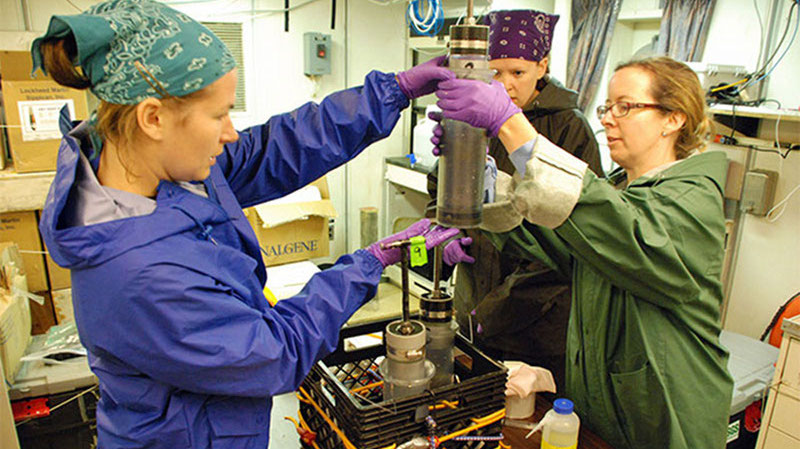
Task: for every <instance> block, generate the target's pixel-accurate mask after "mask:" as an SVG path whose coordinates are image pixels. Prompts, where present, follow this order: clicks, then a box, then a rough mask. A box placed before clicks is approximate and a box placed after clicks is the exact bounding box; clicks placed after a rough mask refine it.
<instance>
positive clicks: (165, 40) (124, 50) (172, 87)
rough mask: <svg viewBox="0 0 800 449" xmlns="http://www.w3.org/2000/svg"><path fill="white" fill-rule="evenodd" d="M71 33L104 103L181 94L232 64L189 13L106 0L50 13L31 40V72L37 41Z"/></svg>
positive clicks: (143, 0)
mask: <svg viewBox="0 0 800 449" xmlns="http://www.w3.org/2000/svg"><path fill="white" fill-rule="evenodd" d="M70 34H71V35H73V36H74V37H75V42H76V43H77V46H78V60H77V61H76V65H80V66H81V68H82V69H83V73H84V74H86V76H87V77H88V78H89V80H90V82H91V90H92V92H94V94H95V95H97V97H98V98H100V99H102V100H105V101H107V102H109V103H116V104H136V103H139V102H140V101H142V100H144V99H145V98H147V97H159V98H161V97H164V96H167V95H170V96H175V97H182V96H184V95H187V94H190V93H192V92H195V91H198V90H200V89H202V88H204V87H206V86H208V85H209V84H211V83H213V82H214V81H216V80H217V79H219V78H220V77H222V76H223V75H225V74H226V73H228V72H230V71H231V70H233V68H234V67H235V66H236V62H235V61H234V59H233V56H231V53H230V51H229V50H228V48H227V47H226V46H225V44H224V43H222V41H220V40H219V38H218V37H217V36H216V35H214V33H212V32H211V31H210V30H209V29H208V28H206V27H204V26H203V25H201V24H200V23H198V22H197V21H195V20H194V19H192V18H190V17H189V16H187V15H185V14H183V13H180V12H178V11H175V10H174V9H172V8H169V7H168V6H165V5H163V4H161V3H157V2H155V1H152V0H111V1H107V2H103V3H100V4H97V5H95V6H93V7H91V8H90V9H89V10H87V11H86V12H84V13H82V14H77V15H70V16H53V17H52V18H51V19H50V25H49V26H48V29H47V33H46V34H45V35H44V36H42V37H40V38H37V39H36V40H35V41H33V45H32V47H31V54H32V56H33V71H34V72H35V71H36V69H39V68H41V69H42V71H43V72H44V67H43V65H42V54H41V49H40V46H41V43H42V41H43V40H44V39H47V38H63V37H66V36H68V35H70Z"/></svg>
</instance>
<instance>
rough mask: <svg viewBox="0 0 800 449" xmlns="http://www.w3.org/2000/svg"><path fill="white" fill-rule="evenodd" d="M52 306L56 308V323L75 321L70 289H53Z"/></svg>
mask: <svg viewBox="0 0 800 449" xmlns="http://www.w3.org/2000/svg"><path fill="white" fill-rule="evenodd" d="M52 293H53V307H55V310H56V322H57V323H58V324H64V323H68V322H70V321H75V312H74V311H73V309H72V289H71V288H67V289H64V290H53V292H52Z"/></svg>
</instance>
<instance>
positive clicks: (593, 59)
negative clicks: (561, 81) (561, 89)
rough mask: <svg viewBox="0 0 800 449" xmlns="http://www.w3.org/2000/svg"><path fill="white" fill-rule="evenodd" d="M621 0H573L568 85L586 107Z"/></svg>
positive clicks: (602, 63)
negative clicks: (576, 92)
mask: <svg viewBox="0 0 800 449" xmlns="http://www.w3.org/2000/svg"><path fill="white" fill-rule="evenodd" d="M621 2H622V0H572V36H571V37H570V40H569V63H568V66H567V86H568V87H569V88H570V89H573V90H576V91H578V107H580V108H581V110H582V111H586V108H587V107H589V104H590V103H591V102H592V99H593V98H594V96H595V93H596V92H597V85H598V84H599V82H600V78H601V77H602V76H603V68H604V67H605V64H606V59H607V58H608V46H609V44H610V43H611V36H612V35H613V34H614V25H615V24H616V23H617V16H619V7H620V3H621Z"/></svg>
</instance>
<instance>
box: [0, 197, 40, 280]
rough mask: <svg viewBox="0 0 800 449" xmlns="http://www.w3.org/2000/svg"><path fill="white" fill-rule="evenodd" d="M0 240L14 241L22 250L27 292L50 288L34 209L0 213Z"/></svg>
mask: <svg viewBox="0 0 800 449" xmlns="http://www.w3.org/2000/svg"><path fill="white" fill-rule="evenodd" d="M0 242H14V243H16V244H17V246H19V249H20V251H22V253H21V254H22V263H23V273H24V274H25V276H26V277H27V278H28V291H29V292H40V291H45V290H50V287H49V286H48V284H47V269H46V267H45V263H44V257H43V256H42V241H41V239H40V237H39V227H38V225H37V223H36V213H35V212H34V211H26V212H7V213H4V214H0Z"/></svg>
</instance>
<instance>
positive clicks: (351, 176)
mask: <svg viewBox="0 0 800 449" xmlns="http://www.w3.org/2000/svg"><path fill="white" fill-rule="evenodd" d="M347 3H348V7H349V8H350V10H349V12H348V22H347V33H348V37H347V42H348V51H347V72H348V73H347V82H348V85H350V86H353V85H358V84H361V83H362V82H363V80H364V76H365V75H366V74H367V73H369V72H370V71H371V70H381V71H383V72H398V71H400V70H403V68H405V67H406V65H407V64H408V62H407V61H406V53H407V50H406V37H405V36H406V33H407V31H406V26H405V3H404V2H397V3H393V4H389V5H385V6H382V5H378V4H375V3H372V2H367V1H363V0H350V1H348V2H347ZM407 120H408V112H407V111H405V112H403V117H402V118H401V120H400V122H399V123H398V125H397V127H396V128H395V129H394V131H393V132H392V134H391V135H390V136H389V137H388V138H387V139H384V140H382V141H380V142H377V143H375V144H373V145H372V146H371V147H370V148H368V149H367V150H366V151H365V152H364V153H362V154H361V155H360V156H358V157H357V158H356V159H354V160H353V161H351V162H349V163H348V164H347V165H346V166H345V167H343V168H341V169H339V170H338V171H340V172H341V171H343V172H344V173H345V176H344V182H345V184H343V185H342V189H343V190H344V189H346V191H347V192H348V198H347V205H346V207H345V208H342V209H339V210H341V211H344V210H346V211H347V215H346V216H345V217H343V218H344V220H345V221H346V232H347V235H348V239H347V240H348V242H347V251H353V250H355V249H357V248H359V240H360V234H359V233H360V230H359V209H360V208H362V207H377V208H378V209H379V214H380V216H379V221H378V223H382V222H383V221H382V220H383V218H382V216H383V213H384V211H383V210H381V206H382V201H381V198H382V197H381V195H382V193H381V192H382V191H383V172H382V169H383V159H384V158H385V157H389V156H401V155H402V154H404V153H403V151H404V148H405V146H404V145H405V142H406V141H407V139H409V138H410V137H409V136H410V134H409V132H408V129H407V128H408V126H409V125H408V121H407ZM337 207H338V206H337ZM340 221H341V220H340ZM337 232H338V231H337Z"/></svg>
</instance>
